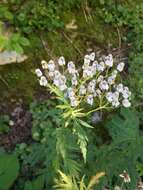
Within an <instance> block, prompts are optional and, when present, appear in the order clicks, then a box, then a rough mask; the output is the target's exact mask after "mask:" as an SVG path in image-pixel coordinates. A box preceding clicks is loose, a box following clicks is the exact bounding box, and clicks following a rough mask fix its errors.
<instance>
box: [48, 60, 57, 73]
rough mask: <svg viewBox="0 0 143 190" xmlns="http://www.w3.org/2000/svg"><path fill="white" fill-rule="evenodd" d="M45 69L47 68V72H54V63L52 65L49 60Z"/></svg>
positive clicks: (51, 61)
mask: <svg viewBox="0 0 143 190" xmlns="http://www.w3.org/2000/svg"><path fill="white" fill-rule="evenodd" d="M47 68H48V70H49V71H50V72H54V70H55V63H54V61H53V60H50V61H49V62H48V65H47Z"/></svg>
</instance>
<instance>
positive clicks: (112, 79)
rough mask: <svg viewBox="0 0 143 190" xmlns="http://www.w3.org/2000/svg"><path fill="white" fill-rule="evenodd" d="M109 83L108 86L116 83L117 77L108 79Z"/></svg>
mask: <svg viewBox="0 0 143 190" xmlns="http://www.w3.org/2000/svg"><path fill="white" fill-rule="evenodd" d="M107 81H108V84H110V85H112V84H114V83H115V77H113V76H110V77H108V78H107Z"/></svg>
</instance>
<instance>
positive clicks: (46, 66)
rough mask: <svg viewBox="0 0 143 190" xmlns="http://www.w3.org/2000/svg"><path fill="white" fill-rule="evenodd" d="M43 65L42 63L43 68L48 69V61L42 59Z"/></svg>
mask: <svg viewBox="0 0 143 190" xmlns="http://www.w3.org/2000/svg"><path fill="white" fill-rule="evenodd" d="M41 65H42V68H43V69H48V63H47V61H45V60H42V61H41Z"/></svg>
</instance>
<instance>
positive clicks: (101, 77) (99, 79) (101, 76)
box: [97, 75, 104, 83]
mask: <svg viewBox="0 0 143 190" xmlns="http://www.w3.org/2000/svg"><path fill="white" fill-rule="evenodd" d="M103 79H104V76H103V75H100V76H99V77H98V78H97V82H98V83H99V82H101V81H103Z"/></svg>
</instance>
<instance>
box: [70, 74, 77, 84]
mask: <svg viewBox="0 0 143 190" xmlns="http://www.w3.org/2000/svg"><path fill="white" fill-rule="evenodd" d="M71 82H72V85H73V86H77V85H78V81H77V76H76V74H74V75H73V76H72V79H71Z"/></svg>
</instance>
